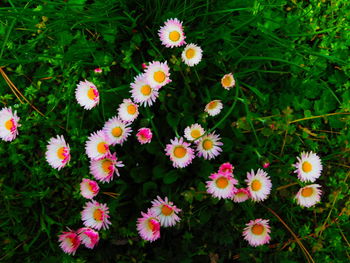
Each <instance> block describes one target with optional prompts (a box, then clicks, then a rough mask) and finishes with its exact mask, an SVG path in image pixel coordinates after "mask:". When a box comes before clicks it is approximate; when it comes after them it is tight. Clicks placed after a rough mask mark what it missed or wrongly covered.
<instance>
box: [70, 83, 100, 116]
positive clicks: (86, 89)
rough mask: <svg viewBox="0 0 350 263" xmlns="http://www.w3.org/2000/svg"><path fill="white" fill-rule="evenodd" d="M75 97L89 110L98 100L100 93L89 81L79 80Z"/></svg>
mask: <svg viewBox="0 0 350 263" xmlns="http://www.w3.org/2000/svg"><path fill="white" fill-rule="evenodd" d="M75 97H76V99H77V101H78V103H79V104H80V106H82V107H84V109H86V110H91V109H92V108H93V107H95V106H96V105H97V104H99V102H100V95H99V93H98V89H97V88H96V86H95V85H94V83H92V82H90V81H87V80H85V81H80V82H79V84H78V85H77V89H76V90H75Z"/></svg>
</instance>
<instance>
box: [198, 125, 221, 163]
mask: <svg viewBox="0 0 350 263" xmlns="http://www.w3.org/2000/svg"><path fill="white" fill-rule="evenodd" d="M222 145H223V143H222V142H220V137H219V135H217V134H215V133H214V132H213V133H209V134H207V135H204V136H203V137H201V138H200V139H199V140H198V141H197V149H196V150H197V156H198V157H201V156H203V158H204V159H206V160H210V159H213V158H215V157H216V156H218V155H219V154H220V153H221V152H222V149H221V148H220V146H222Z"/></svg>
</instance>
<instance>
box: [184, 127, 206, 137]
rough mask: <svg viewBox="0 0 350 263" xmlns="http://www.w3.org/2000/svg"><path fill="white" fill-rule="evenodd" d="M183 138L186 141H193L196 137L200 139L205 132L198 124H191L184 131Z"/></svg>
mask: <svg viewBox="0 0 350 263" xmlns="http://www.w3.org/2000/svg"><path fill="white" fill-rule="evenodd" d="M184 133H185V135H184V136H185V138H186V139H187V140H188V141H194V140H196V139H197V138H198V137H201V136H202V135H203V134H204V133H205V130H204V129H203V128H202V126H201V125H200V124H198V123H195V124H192V125H191V126H188V127H186V129H185V131H184Z"/></svg>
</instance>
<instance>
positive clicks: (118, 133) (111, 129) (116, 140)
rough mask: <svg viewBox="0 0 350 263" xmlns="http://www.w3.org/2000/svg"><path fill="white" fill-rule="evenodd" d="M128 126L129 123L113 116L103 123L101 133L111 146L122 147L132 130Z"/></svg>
mask: <svg viewBox="0 0 350 263" xmlns="http://www.w3.org/2000/svg"><path fill="white" fill-rule="evenodd" d="M130 125H131V123H130V122H124V121H122V120H121V119H120V118H118V117H116V116H114V117H112V118H110V119H109V120H108V121H107V122H106V123H105V125H104V126H103V131H104V133H105V134H106V136H107V138H108V140H109V142H110V144H111V145H113V146H114V145H116V144H120V145H123V143H124V142H125V141H126V140H127V138H128V136H129V135H130V134H131V132H132V129H131V128H130V127H129V126H130Z"/></svg>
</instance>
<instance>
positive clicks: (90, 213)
mask: <svg viewBox="0 0 350 263" xmlns="http://www.w3.org/2000/svg"><path fill="white" fill-rule="evenodd" d="M108 214H109V210H108V207H107V205H106V204H100V203H98V202H96V201H94V200H92V201H91V202H87V203H86V204H85V207H84V210H83V211H82V212H81V219H82V220H83V222H84V225H85V226H87V227H92V228H94V229H96V230H100V229H101V228H102V229H108V228H109V225H110V224H111V222H110V221H109V220H108V218H109V215H108Z"/></svg>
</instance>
